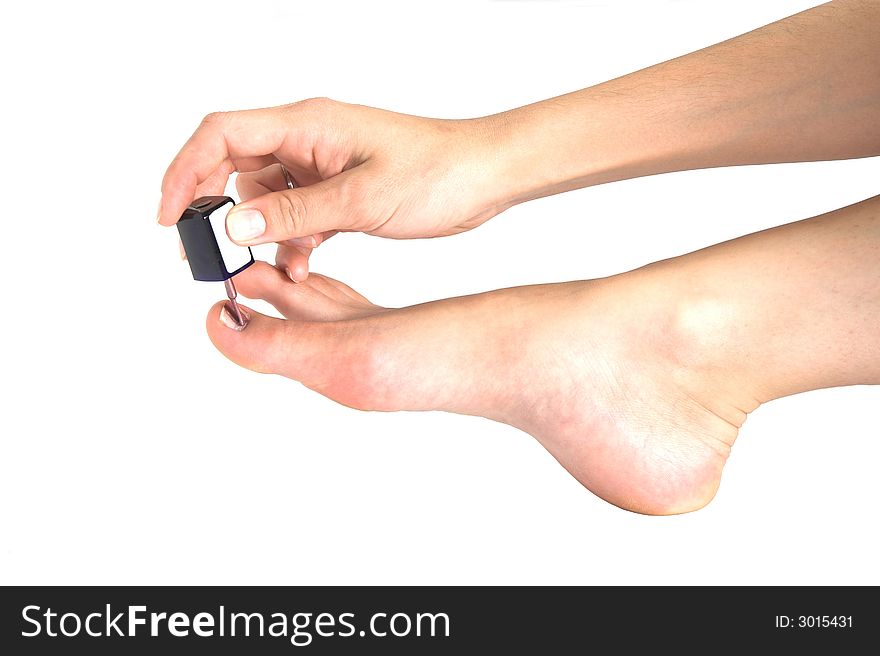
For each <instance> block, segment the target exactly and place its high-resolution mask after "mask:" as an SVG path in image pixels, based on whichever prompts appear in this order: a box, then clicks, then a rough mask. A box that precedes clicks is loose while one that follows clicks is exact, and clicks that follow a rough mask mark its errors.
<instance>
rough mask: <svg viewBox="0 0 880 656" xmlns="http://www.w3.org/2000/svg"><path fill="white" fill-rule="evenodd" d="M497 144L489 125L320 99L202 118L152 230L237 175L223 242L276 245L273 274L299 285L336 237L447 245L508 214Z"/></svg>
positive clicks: (170, 173)
mask: <svg viewBox="0 0 880 656" xmlns="http://www.w3.org/2000/svg"><path fill="white" fill-rule="evenodd" d="M496 135H497V130H496V126H495V122H494V120H493V118H492V117H488V118H482V119H470V120H439V119H429V118H420V117H416V116H409V115H405V114H396V113H393V112H388V111H384V110H380V109H373V108H370V107H364V106H360V105H348V104H345V103H340V102H335V101H332V100H327V99H323V98H319V99H312V100H305V101H302V102H298V103H294V104H291V105H284V106H281V107H274V108H268V109H256V110H247V111H239V112H228V113H217V114H209V115H208V116H207V117H206V118H205V119H204V120H203V121H202V124H201V125H200V126H199V127H198V129H197V130H196V131H195V133H194V134H193V136H192V137H191V138H190V139H189V141H187V143H186V144H185V145H184V146H183V148H182V149H181V151H180V153H178V155H177V157H175V158H174V161H173V162H172V163H171V165H170V166H169V167H168V170H167V172H166V173H165V178H164V179H163V181H162V201H161V203H160V207H159V217H158V221H159V223H161V224H162V225H173V224H174V223H175V222H176V221H177V219H178V218H179V216H180V214H181V213H182V212H183V210H184V209H185V208H186V206H187V205H188V204H189V203H190V202H192V200H193V199H194V198H196V197H198V196H203V195H215V194H221V193H223V189H224V188H225V185H226V182H227V180H228V177H229V175H230V174H231V173H232V172H234V171H239V172H241V173H240V175H239V176H238V179H237V183H236V184H237V188H238V191H239V194H240V195H241V199H242V201H244V202H242V203H240V204H238V205H237V206H236V207H235V208H234V209H233V210H232V211H231V212H230V213H229V215H228V216H227V220H226V230H227V233H228V234H229V237H230V238H231V239H232V240H233V241H235V242H237V243H239V244H242V245H254V244H261V243H266V242H273V241H274V242H278V243H279V252H278V257H277V259H276V263H277V265H278V266H279V268H280V269H282V270H284V271H286V272H287V274H288V275H289V276H290V277H291V278H292V279H294V280H297V281H299V280H303V279H305V277H306V275H307V274H308V256H309V254H310V253H311V249H312V248H314V247H315V246H317V245H318V244H320V243H321V242H322V241H324V240H325V239H327V238H328V237H329V236H332V235H333V234H334V233H335V232H337V231H340V230H344V231H360V232H366V233H368V234H373V235H379V236H382V237H392V238H397V239H408V238H416V237H436V236H442V235H451V234H455V233H458V232H463V231H465V230H469V229H471V228H473V227H476V226H478V225H480V224H481V223H483V222H484V221H486V220H488V219H489V218H491V217H493V216H495V215H496V214H498V213H499V212H501V211H503V210H504V209H506V208H507V207H510V206H511V205H513V203H512V202H509V201H508V200H506V199H505V198H504V194H503V192H502V189H503V185H502V184H501V180H500V178H501V177H503V176H501V175H500V172H499V168H498V167H497V166H495V163H496V162H498V161H499V160H500V156H499V150H500V148H499V147H498V145H497V139H496ZM279 164H283V165H284V166H285V167H286V168H287V170H288V172H289V174H290V176H291V177H292V178H293V181H294V182H295V184H296V185H297V187H296V188H295V189H287V185H286V181H285V180H284V177H283V173H282V170H281V167H280V166H279Z"/></svg>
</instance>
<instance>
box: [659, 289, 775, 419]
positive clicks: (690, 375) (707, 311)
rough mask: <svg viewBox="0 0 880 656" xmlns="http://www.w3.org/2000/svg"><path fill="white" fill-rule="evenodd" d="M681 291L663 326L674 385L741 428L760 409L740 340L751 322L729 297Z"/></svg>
mask: <svg viewBox="0 0 880 656" xmlns="http://www.w3.org/2000/svg"><path fill="white" fill-rule="evenodd" d="M678 289H679V290H680V293H678V294H676V295H675V296H674V297H673V298H674V300H673V301H672V302H671V303H670V307H669V314H668V317H667V319H666V324H665V325H666V329H667V330H668V334H669V336H670V339H669V344H670V351H669V354H670V355H671V357H672V363H673V367H674V369H673V376H674V378H675V381H676V383H678V384H679V385H680V386H681V387H682V388H683V389H684V390H685V391H686V392H687V393H688V394H689V395H690V396H691V397H692V398H693V399H694V400H696V401H697V402H699V403H700V404H701V405H702V406H703V407H705V408H706V409H707V410H709V411H710V412H712V413H713V414H715V415H717V416H718V417H720V418H721V419H723V420H725V421H726V422H727V423H729V424H731V425H732V426H734V427H736V428H739V427H740V426H742V424H743V422H744V421H745V419H746V416H747V415H748V414H749V413H750V412H752V411H754V410H755V409H756V408H757V407H758V406H759V405H760V404H761V401H760V396H761V395H760V393H759V389H758V385H757V384H756V381H755V380H754V378H753V375H752V372H751V369H750V367H749V366H748V365H749V361H750V355H749V351H748V348H747V346H746V345H745V344H744V343H743V340H742V334H743V328H744V326H746V325H747V321H746V320H745V319H744V318H743V317H742V312H741V308H739V307H738V306H737V303H736V302H734V301H732V300H731V299H730V298H729V296H726V295H724V294H719V293H716V292H714V291H711V290H706V289H699V288H694V287H693V286H692V285H691V286H688V285H683V286H680V287H678ZM661 325H662V324H661Z"/></svg>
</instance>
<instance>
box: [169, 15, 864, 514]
mask: <svg viewBox="0 0 880 656" xmlns="http://www.w3.org/2000/svg"><path fill="white" fill-rule="evenodd" d="M877 154H880V3H878V2H868V1H852V0H850V1H839V2H832V3H829V4H827V5H822V6H820V7H817V8H815V9H812V10H810V11H807V12H803V13H801V14H797V15H795V16H792V17H790V18H788V19H785V20H783V21H780V22H777V23H774V24H771V25H768V26H766V27H763V28H761V29H759V30H756V31H754V32H750V33H749V34H746V35H743V36H741V37H738V38H736V39H733V40H731V41H727V42H724V43H721V44H718V45H715V46H712V47H710V48H707V49H705V50H701V51H698V52H696V53H692V54H690V55H686V56H685V57H681V58H678V59H675V60H672V61H669V62H664V63H662V64H659V65H657V66H654V67H651V68H648V69H645V70H643V71H639V72H636V73H633V74H630V75H627V76H625V77H622V78H619V79H617V80H612V81H610V82H606V83H604V84H601V85H598V86H595V87H591V88H588V89H583V90H581V91H578V92H575V93H572V94H568V95H565V96H560V97H558V98H553V99H550V100H546V101H542V102H540V103H536V104H534V105H529V106H526V107H521V108H518V109H515V110H511V111H509V112H505V113H502V114H498V115H494V116H489V117H483V118H479V119H470V120H454V121H448V120H437V119H428V118H422V117H414V116H406V115H402V114H395V113H392V112H387V111H384V110H378V109H373V108H369V107H362V106H357V105H346V104H343V103H338V102H334V101H331V100H327V99H312V100H308V101H303V102H300V103H294V104H292V105H286V106H283V107H276V108H269V109H260V110H247V111H242V112H229V113H219V114H211V115H209V116H208V117H206V118H205V120H204V121H203V122H202V124H201V125H200V126H199V128H198V129H197V130H196V132H195V133H194V134H193V136H192V137H191V138H190V140H189V141H188V142H187V143H186V144H185V145H184V147H183V148H182V149H181V151H180V153H179V154H178V155H177V157H176V158H175V159H174V161H173V162H172V163H171V165H170V166H169V168H168V171H167V172H166V175H165V178H164V180H163V183H162V194H163V195H162V201H161V202H160V206H159V215H158V221H159V223H161V224H163V225H172V224H173V223H174V222H175V221H176V220H177V217H178V216H179V215H180V213H181V212H182V211H183V209H184V208H185V207H186V205H187V204H188V203H189V202H191V201H192V199H193V198H195V197H197V196H200V195H206V194H217V193H222V190H223V188H224V186H225V183H226V181H227V179H228V177H229V175H230V174H231V173H233V172H235V171H238V172H240V174H239V176H238V178H237V186H238V190H239V193H240V195H241V197H242V200H243V202H242V203H240V204H239V205H238V206H236V208H235V210H234V211H231V212H230V213H229V216H228V218H227V232H229V234H230V237H232V238H233V239H234V240H237V241H238V242H239V243H242V244H257V243H264V242H273V241H274V242H277V243H278V244H279V248H278V255H277V258H276V267H271V266H269V265H267V264H263V263H260V264H257V265H255V266H254V267H251V269H249V270H247V271H246V272H244V273H243V274H240V275H239V276H237V277H236V283H237V285H238V288H239V290H240V291H241V293H242V294H244V295H245V296H248V297H252V298H264V299H266V300H267V301H269V302H270V303H272V304H273V305H275V307H277V308H278V309H279V310H280V311H281V312H282V313H283V314H284V316H286V317H287V320H286V321H285V320H279V319H274V318H270V317H266V316H264V315H260V314H258V313H256V312H253V311H249V314H250V322H249V324H248V326H247V327H246V329H245V330H243V331H236V330H230V329H229V328H228V327H227V326H228V324H229V318H228V317H227V316H225V314H224V312H223V311H222V304H219V305H217V306H215V307H214V308H213V309H212V310H211V312H210V313H209V315H208V322H207V327H208V333H209V335H210V337H211V339H212V341H213V342H214V344H215V345H216V346H217V348H218V349H219V350H220V351H221V352H223V353H224V354H225V355H227V357H229V358H230V359H232V360H233V361H235V362H237V363H238V364H240V365H242V366H245V367H249V368H251V369H254V370H256V371H264V372H272V373H278V374H281V375H284V376H288V377H290V378H293V379H295V380H300V381H302V382H303V383H305V384H306V385H308V386H309V387H311V388H313V389H315V390H316V391H318V392H320V393H322V394H325V395H327V396H329V397H331V398H333V399H335V400H337V401H339V402H341V403H344V404H346V405H350V406H352V407H356V408H363V409H376V410H398V409H415V410H429V409H440V410H447V411H450V412H460V413H466V414H474V415H481V416H485V417H489V418H491V419H495V420H497V421H502V422H505V423H508V424H511V425H513V426H517V427H518V428H521V429H522V430H525V431H527V432H529V433H530V434H532V435H534V436H535V437H536V438H537V439H538V440H539V441H541V443H542V444H543V445H544V446H545V447H546V448H547V449H548V450H549V451H550V452H551V453H552V454H553V455H554V456H555V457H556V458H557V459H558V460H559V461H560V463H562V465H563V466H564V467H566V468H567V469H568V470H569V471H570V472H571V473H572V474H573V475H574V476H575V477H576V478H577V479H578V480H579V481H581V482H582V483H583V484H584V485H585V486H586V487H587V488H589V489H590V490H592V491H593V492H595V493H596V494H598V495H599V496H601V497H603V498H605V499H607V500H608V501H610V502H612V503H614V504H617V505H618V506H621V507H623V508H627V509H630V510H634V511H638V512H644V513H654V514H667V513H679V512H686V511H689V510H694V509H696V508H699V507H702V506H703V505H705V503H707V502H708V501H709V500H710V499H711V498H712V496H713V495H714V494H715V491H716V490H717V487H718V484H719V481H720V476H721V471H722V467H723V465H724V462H725V459H726V457H727V454H728V453H729V450H730V447H731V445H732V444H733V441H734V440H735V438H736V435H737V433H738V430H739V427H740V426H741V425H742V422H743V421H744V420H745V417H746V415H747V414H748V413H749V412H750V411H752V410H754V408H756V407H757V406H758V405H760V404H761V403H763V402H766V401H768V400H771V399H773V398H777V397H779V396H784V395H786V394H793V393H796V392H800V391H804V390H808V389H815V388H818V387H828V386H833V385H849V384H858V383H877V382H880V375H878V373H880V363H878V353H880V348H878V338H877V334H876V332H877V331H876V330H874V329H872V328H873V327H875V326H876V325H878V323H877V320H878V319H880V309H878V308H880V298H878V292H877V289H878V288H880V285H878V284H877V283H878V282H880V281H878V267H877V265H876V263H877V262H878V255H880V253H878V243H880V237H878V219H877V214H878V201H877V199H871V200H869V201H865V202H864V203H861V204H858V205H855V206H852V207H849V208H844V209H842V210H839V211H837V212H833V213H831V214H829V215H825V216H822V217H816V218H813V219H810V220H808V221H802V222H799V223H795V224H790V225H787V226H782V227H780V228H776V229H774V230H770V231H765V232H763V233H758V234H756V235H750V236H747V237H743V238H741V239H738V240H735V241H733V242H728V243H725V244H720V245H718V246H714V247H712V248H709V249H706V250H704V251H699V252H696V253H692V254H690V255H687V256H683V257H680V258H675V259H673V260H668V261H664V262H660V263H657V264H653V265H650V266H647V267H644V268H642V269H638V270H636V271H632V272H628V273H625V274H622V275H619V276H614V277H611V278H606V279H602V280H593V281H577V282H570V283H564V284H558V285H541V286H533V287H524V288H517V289H507V290H498V291H495V292H490V293H488V294H482V295H477V296H471V297H465V298H459V299H448V300H445V301H438V302H436V303H428V304H425V305H419V306H415V307H412V308H404V309H400V310H388V309H385V308H379V307H377V306H375V305H373V304H371V303H370V302H369V301H367V300H366V299H364V298H363V297H362V296H360V295H359V294H357V293H356V292H354V291H353V290H351V289H350V288H349V287H347V286H346V285H344V284H342V283H340V282H337V281H333V280H330V279H328V278H325V277H323V276H319V275H317V274H312V275H309V273H308V257H309V254H310V253H311V250H312V249H313V248H314V247H317V246H318V245H319V244H321V243H322V242H323V241H325V240H326V239H328V238H329V237H331V236H332V235H333V234H335V233H336V232H337V231H362V232H366V233H369V234H374V235H378V236H384V237H391V238H418V237H434V236H442V235H449V234H454V233H457V232H461V231H464V230H469V229H471V228H473V227H476V226H478V225H480V224H481V223H483V222H485V221H486V220H488V219H490V218H492V217H493V216H495V215H497V214H499V213H500V212H502V211H503V210H505V209H507V208H508V207H511V206H513V205H515V204H517V203H520V202H524V201H527V200H530V199H533V198H538V197H541V196H546V195H548V194H553V193H558V192H562V191H566V190H569V189H575V188H579V187H584V186H589V185H593V184H601V183H606V182H612V181H615V180H621V179H625V178H632V177H636V176H642V175H651V174H656V173H663V172H668V171H676V170H686V169H694V168H702V167H710V166H730V165H740V164H761V163H770V162H782V161H803V160H820V159H839V158H848V157H865V156H870V155H877ZM279 163H283V164H284V165H285V166H286V168H287V169H288V171H289V172H290V174H291V175H292V177H293V179H294V180H295V181H296V183H297V185H298V188H296V189H293V190H289V189H286V184H285V182H284V178H283V176H282V174H281V169H280V167H279V166H278V164H279ZM243 224H248V225H251V226H253V225H258V226H260V227H261V228H263V232H262V234H259V235H258V236H254V237H252V238H249V239H242V238H238V236H239V235H240V234H241V233H240V232H239V231H238V230H239V229H240V227H241V226H242V225H243ZM829 307H830V308H833V309H834V311H833V312H829V311H828V308H829ZM487 335H488V336H491V337H487Z"/></svg>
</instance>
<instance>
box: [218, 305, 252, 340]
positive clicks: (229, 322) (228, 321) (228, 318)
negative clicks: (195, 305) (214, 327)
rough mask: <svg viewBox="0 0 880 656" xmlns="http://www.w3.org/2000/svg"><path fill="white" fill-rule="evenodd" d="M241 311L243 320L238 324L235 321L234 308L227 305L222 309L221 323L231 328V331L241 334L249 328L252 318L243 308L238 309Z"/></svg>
mask: <svg viewBox="0 0 880 656" xmlns="http://www.w3.org/2000/svg"><path fill="white" fill-rule="evenodd" d="M238 309H239V310H241V318H242V319H243V321H242V323H238V322H237V321H236V320H235V316H234V315H233V313H232V308H231V307H230V306H229V303H226V304H225V305H224V306H223V307H222V308H221V309H220V323H222V324H223V325H224V326H226V327H227V328H229V329H230V330H234V331H235V332H237V333H240V332H241V331H242V330H244V329H245V328H247V325H248V322H249V321H250V319H251V318H250V317H249V316H248V313H247V312H245V309H244V308H243V307H241V306H239V308H238Z"/></svg>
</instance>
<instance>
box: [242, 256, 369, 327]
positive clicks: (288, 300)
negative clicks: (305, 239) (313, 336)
mask: <svg viewBox="0 0 880 656" xmlns="http://www.w3.org/2000/svg"><path fill="white" fill-rule="evenodd" d="M235 284H236V287H237V288H238V291H239V292H240V293H241V294H242V295H244V296H247V297H248V298H259V299H263V300H264V301H267V302H269V303H271V304H272V305H274V306H275V307H276V308H277V309H278V310H279V311H280V312H281V313H282V314H283V315H284V316H285V317H287V318H288V319H295V320H297V321H343V320H347V319H354V318H359V317H364V316H369V315H372V314H376V313H378V312H381V311H382V308H379V307H378V306H376V305H373V304H372V303H370V302H369V301H368V300H367V299H365V298H364V297H363V296H361V295H360V294H358V293H357V292H355V291H354V290H353V289H351V288H350V287H348V286H347V285H344V284H343V283H341V282H339V281H337V280H333V279H332V278H327V277H325V276H321V275H319V274H312V275H311V276H309V279H308V280H307V281H306V282H304V283H299V284H296V283H292V282H291V281H290V280H289V279H288V278H287V276H285V275H284V274H283V273H281V272H280V271H278V269H276V268H275V267H273V266H269V265H268V264H266V263H265V262H256V263H255V264H253V265H252V266H250V267H249V268H248V269H246V270H245V271H243V272H242V273H240V274H238V275H237V276H236V277H235Z"/></svg>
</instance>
